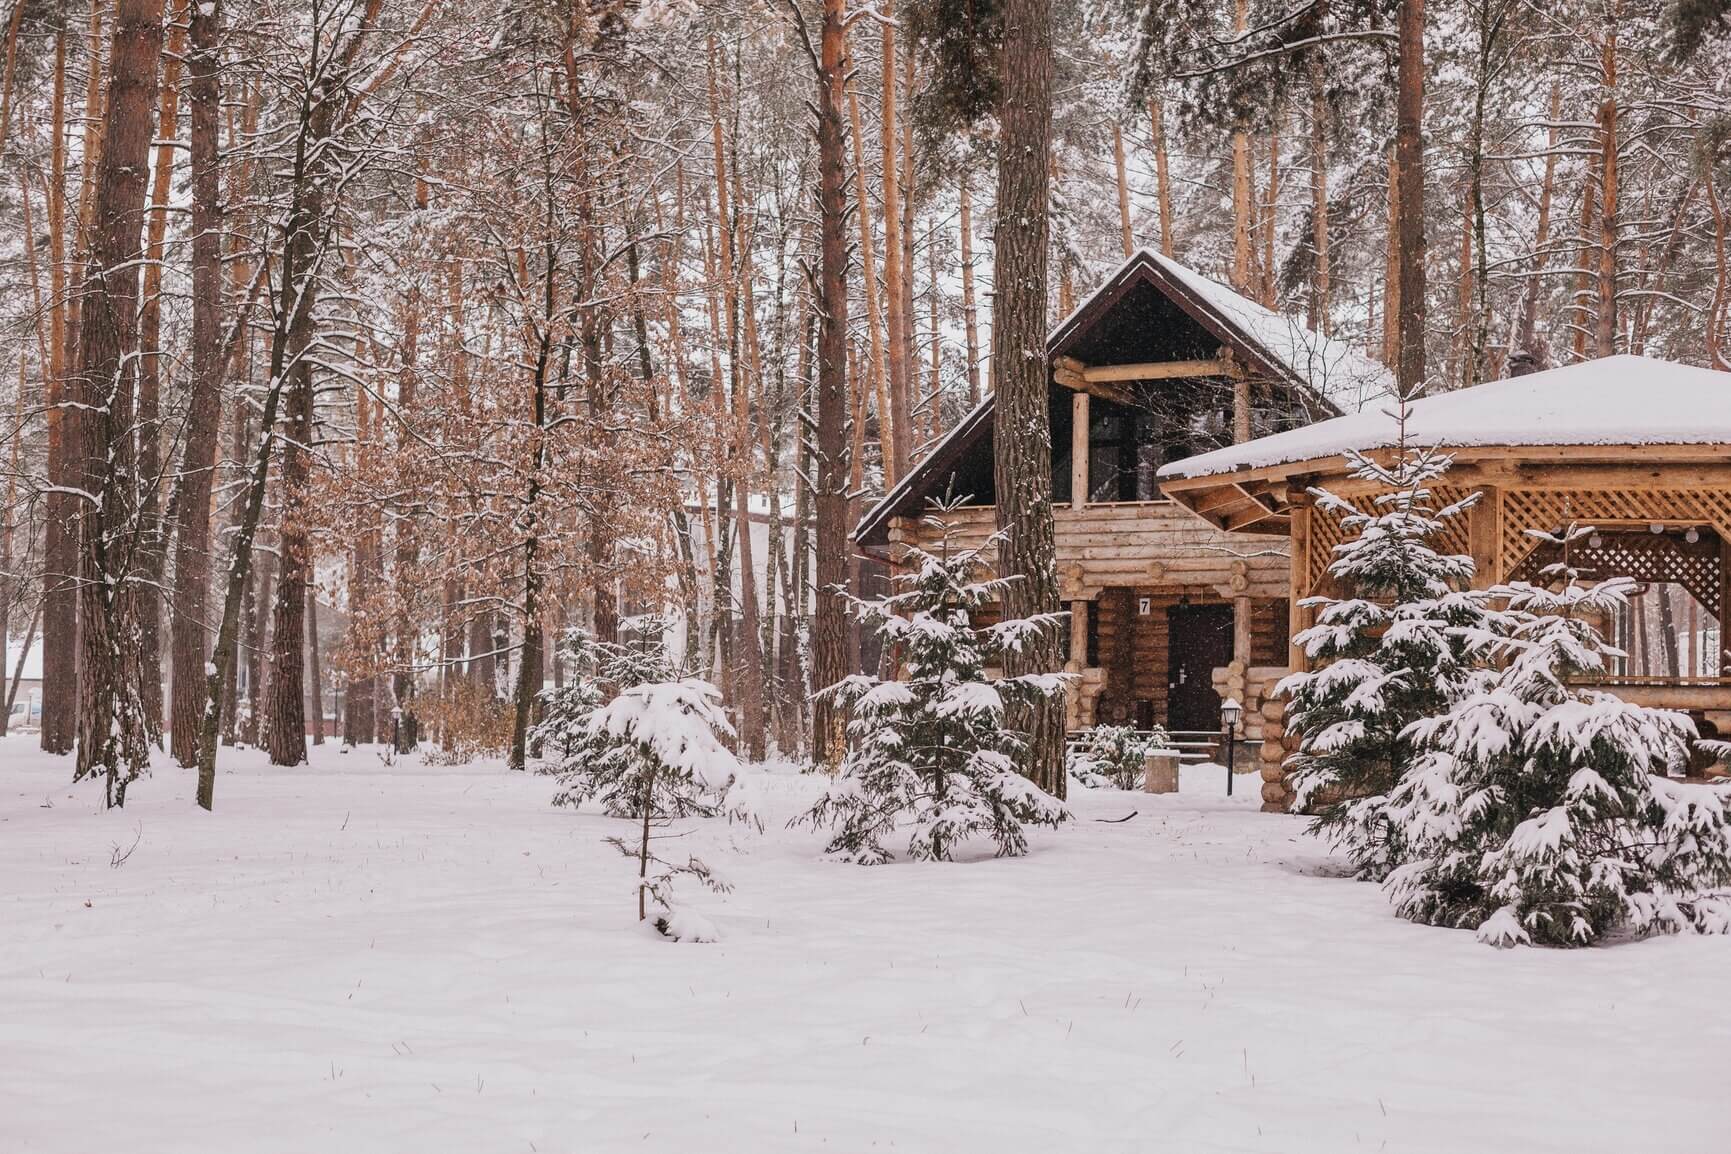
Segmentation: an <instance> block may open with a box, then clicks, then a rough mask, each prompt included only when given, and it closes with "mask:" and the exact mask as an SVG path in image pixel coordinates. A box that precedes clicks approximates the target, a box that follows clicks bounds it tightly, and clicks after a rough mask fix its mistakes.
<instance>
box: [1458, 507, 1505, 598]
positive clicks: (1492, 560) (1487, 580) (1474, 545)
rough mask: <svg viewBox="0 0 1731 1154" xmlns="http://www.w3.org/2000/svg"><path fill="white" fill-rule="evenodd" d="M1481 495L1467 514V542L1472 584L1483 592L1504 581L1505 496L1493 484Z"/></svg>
mask: <svg viewBox="0 0 1731 1154" xmlns="http://www.w3.org/2000/svg"><path fill="white" fill-rule="evenodd" d="M1479 492H1480V494H1481V495H1480V497H1479V503H1478V504H1476V505H1474V506H1473V507H1472V509H1471V510H1470V511H1469V512H1468V513H1467V539H1468V542H1469V546H1470V549H1471V551H1472V557H1473V568H1474V569H1475V570H1476V573H1475V575H1474V578H1473V583H1474V584H1475V585H1476V586H1478V587H1479V588H1481V589H1483V588H1489V587H1490V586H1492V585H1495V584H1497V583H1499V582H1501V581H1502V580H1503V564H1502V562H1503V493H1502V490H1501V489H1499V488H1497V487H1496V486H1494V485H1487V486H1485V487H1484V488H1483V489H1481V490H1479Z"/></svg>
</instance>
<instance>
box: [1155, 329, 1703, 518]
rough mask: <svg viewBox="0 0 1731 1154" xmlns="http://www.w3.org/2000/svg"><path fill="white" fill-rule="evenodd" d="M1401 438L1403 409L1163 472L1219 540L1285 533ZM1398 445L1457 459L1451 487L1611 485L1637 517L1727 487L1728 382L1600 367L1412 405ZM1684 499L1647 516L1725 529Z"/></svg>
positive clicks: (1169, 489)
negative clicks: (1310, 500)
mask: <svg viewBox="0 0 1731 1154" xmlns="http://www.w3.org/2000/svg"><path fill="white" fill-rule="evenodd" d="M1402 434H1403V431H1402V427H1401V422H1400V420H1398V419H1397V415H1396V406H1394V405H1393V404H1390V403H1384V404H1381V405H1374V406H1370V407H1367V408H1366V409H1364V410H1362V411H1360V412H1357V413H1352V414H1349V415H1347V416H1342V417H1334V418H1332V419H1330V420H1326V421H1319V422H1317V423H1316V424H1314V425H1307V426H1305V427H1303V428H1299V429H1293V430H1290V431H1288V432H1284V433H1276V434H1274V435H1273V436H1268V437H1260V438H1258V439H1256V440H1253V441H1246V442H1244V443H1243V444H1238V445H1230V446H1228V447H1226V448H1223V449H1217V450H1214V451H1213V452H1209V453H1201V454H1198V455H1197V456H1194V457H1189V458H1186V459H1185V460H1182V461H1174V462H1172V463H1171V464H1169V465H1166V466H1164V467H1162V468H1161V470H1160V473H1159V476H1160V488H1161V492H1162V493H1164V494H1165V495H1166V496H1168V497H1170V498H1172V499H1173V500H1176V501H1177V502H1179V503H1180V504H1182V505H1184V506H1185V507H1187V508H1189V509H1190V510H1191V511H1192V512H1194V513H1196V514H1197V515H1199V516H1201V517H1202V518H1204V519H1205V520H1207V521H1209V522H1211V523H1213V524H1214V525H1216V526H1218V527H1219V528H1222V529H1228V530H1241V531H1245V532H1255V533H1285V532H1287V531H1288V529H1289V527H1290V512H1291V507H1292V504H1293V502H1294V501H1295V500H1298V499H1301V498H1302V494H1303V493H1304V490H1305V489H1306V487H1308V486H1310V485H1314V484H1317V483H1319V482H1320V483H1325V484H1328V485H1330V487H1335V486H1336V484H1337V483H1338V482H1340V481H1341V480H1342V479H1343V478H1344V477H1345V475H1346V473H1347V472H1349V465H1348V463H1347V461H1346V459H1345V454H1346V453H1348V452H1352V451H1357V452H1370V453H1374V452H1377V451H1379V450H1383V451H1387V450H1392V449H1394V448H1396V447H1397V446H1398V445H1400V444H1401V439H1402ZM1404 436H1405V441H1406V443H1407V444H1408V445H1412V446H1423V447H1432V446H1435V447H1441V448H1445V449H1448V450H1450V451H1451V452H1452V453H1453V455H1454V456H1455V458H1456V461H1457V464H1456V466H1455V468H1454V469H1453V470H1452V471H1451V473H1450V478H1451V481H1450V483H1451V484H1456V485H1481V484H1493V485H1499V486H1505V487H1506V486H1514V487H1517V488H1528V489H1534V488H1536V489H1541V490H1546V491H1554V492H1560V491H1563V490H1567V489H1571V488H1577V487H1581V486H1582V485H1585V486H1586V487H1590V488H1595V489H1604V488H1607V487H1613V488H1620V489H1623V490H1626V491H1628V492H1629V493H1630V494H1633V495H1631V496H1629V497H1627V499H1626V500H1625V501H1624V502H1623V503H1624V504H1625V505H1627V506H1628V507H1629V509H1631V510H1635V509H1636V507H1637V506H1641V507H1646V506H1649V505H1652V503H1653V502H1652V501H1651V500H1650V499H1649V498H1648V497H1644V496H1640V494H1643V493H1651V492H1653V491H1658V490H1665V491H1674V492H1678V493H1681V492H1686V491H1688V490H1691V489H1699V488H1701V487H1703V486H1706V487H1708V488H1712V489H1717V488H1718V486H1719V483H1720V481H1721V480H1725V481H1727V482H1731V374H1728V373H1721V372H1714V371H1711V370H1708V369H1699V368H1693V367H1691V366H1689V365H1679V364H1673V363H1671V362H1669V361H1661V360H1655V359H1653V358H1651V357H1637V356H1617V357H1605V358H1602V359H1600V360H1595V361H1585V362H1582V363H1580V364H1574V365H1569V366H1566V367H1564V368H1560V369H1549V370H1546V371H1544V372H1540V373H1532V374H1529V375H1527V376H1523V377H1513V378H1510V379H1508V380H1502V381H1492V382H1490V383H1488V384H1483V385H1475V386H1473V387H1471V388H1466V389H1460V390H1458V391H1455V392H1451V393H1440V394H1438V395H1436V396H1432V397H1424V398H1421V399H1419V400H1416V401H1413V402H1412V403H1411V404H1409V405H1408V406H1407V409H1406V420H1405V429H1404ZM1589 474H1591V475H1589ZM1720 474H1724V476H1723V477H1721V476H1720ZM1681 500H1682V498H1681V497H1678V498H1676V499H1675V500H1673V501H1672V504H1673V505H1676V508H1672V509H1669V510H1667V509H1664V508H1658V507H1654V508H1652V509H1651V510H1650V515H1651V517H1652V520H1653V521H1654V522H1661V521H1675V520H1683V519H1699V520H1710V521H1711V522H1712V523H1715V524H1718V523H1721V522H1725V521H1726V520H1727V519H1728V518H1731V509H1721V508H1719V506H1718V504H1717V503H1715V504H1713V505H1712V507H1711V508H1709V507H1707V506H1701V507H1700V508H1697V506H1698V505H1699V504H1700V503H1699V502H1698V501H1693V500H1690V501H1683V502H1682V504H1677V502H1678V501H1681ZM1716 501H1717V498H1715V502H1716ZM1684 505H1687V506H1688V508H1687V509H1684ZM1647 515H1649V513H1638V512H1630V513H1629V514H1628V516H1625V517H1621V518H1619V519H1624V520H1627V519H1630V518H1636V519H1639V516H1647ZM1596 516H1599V517H1610V516H1611V514H1610V513H1608V512H1601V513H1598V514H1596Z"/></svg>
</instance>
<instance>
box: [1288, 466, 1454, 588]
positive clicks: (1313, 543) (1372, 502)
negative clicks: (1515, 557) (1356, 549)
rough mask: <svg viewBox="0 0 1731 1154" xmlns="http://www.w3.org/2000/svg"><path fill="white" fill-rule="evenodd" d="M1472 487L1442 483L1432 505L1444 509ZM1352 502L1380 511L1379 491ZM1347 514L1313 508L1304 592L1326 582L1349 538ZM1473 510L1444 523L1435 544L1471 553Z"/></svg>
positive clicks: (1441, 549) (1442, 548) (1434, 491)
mask: <svg viewBox="0 0 1731 1154" xmlns="http://www.w3.org/2000/svg"><path fill="white" fill-rule="evenodd" d="M1471 492H1472V490H1471V489H1467V488H1462V487H1460V486H1458V485H1438V486H1435V487H1434V488H1432V490H1431V499H1430V507H1431V509H1432V510H1433V511H1434V510H1436V509H1444V508H1447V507H1448V506H1450V505H1452V504H1454V503H1455V502H1456V501H1460V500H1462V499H1464V498H1465V497H1466V496H1467V494H1469V493H1471ZM1349 504H1351V505H1352V507H1353V508H1355V509H1357V510H1358V511H1359V512H1361V513H1367V514H1373V515H1374V514H1375V513H1376V512H1377V511H1378V510H1377V505H1376V494H1374V493H1373V494H1367V495H1365V496H1362V497H1354V498H1351V499H1350V500H1349ZM1344 516H1345V514H1344V513H1337V512H1332V511H1330V510H1327V509H1323V508H1321V507H1318V508H1316V509H1315V510H1314V511H1313V515H1312V516H1311V519H1310V557H1309V564H1308V566H1307V567H1306V570H1307V571H1306V572H1305V575H1304V592H1303V594H1301V595H1311V594H1314V593H1315V592H1316V590H1317V588H1318V587H1319V586H1320V585H1321V584H1322V579H1323V578H1324V577H1325V576H1326V575H1327V574H1328V566H1329V564H1330V563H1331V562H1332V561H1333V560H1334V549H1335V546H1337V545H1339V544H1340V543H1341V542H1342V541H1344V540H1346V537H1347V534H1346V530H1345V529H1344V528H1342V526H1341V520H1342V518H1343V517H1344ZM1469 516H1471V513H1470V512H1468V513H1463V514H1461V515H1460V516H1457V517H1450V518H1449V519H1448V520H1446V521H1444V522H1443V525H1442V533H1441V534H1440V536H1439V537H1438V538H1437V540H1435V541H1433V542H1432V544H1433V545H1434V546H1435V547H1436V549H1437V550H1438V551H1439V552H1443V553H1470V552H1472V546H1471V544H1470V543H1469V538H1468V531H1467V518H1468V517H1469Z"/></svg>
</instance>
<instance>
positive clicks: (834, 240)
mask: <svg viewBox="0 0 1731 1154" xmlns="http://www.w3.org/2000/svg"><path fill="white" fill-rule="evenodd" d="M846 10H847V5H846V0H824V3H823V23H822V30H821V33H820V37H819V50H818V71H817V101H816V115H817V157H818V160H817V171H818V214H819V229H820V238H821V241H820V244H821V252H820V256H819V272H818V281H817V290H818V300H817V310H818V338H817V342H818V343H817V389H816V394H817V401H816V408H817V422H816V423H817V430H816V434H817V435H816V440H817V444H816V457H817V459H816V462H815V464H816V470H815V471H816V485H815V493H814V495H813V496H814V500H813V504H814V506H815V514H816V521H817V549H816V553H817V556H816V565H817V571H816V574H815V580H816V584H817V588H816V589H815V591H814V598H813V599H814V601H815V602H816V617H815V620H814V622H813V625H812V638H811V654H812V689H813V690H814V691H816V692H817V693H818V694H819V696H818V697H817V698H816V699H815V702H814V709H813V714H812V749H813V753H814V754H815V756H816V757H817V760H818V761H819V762H821V763H823V764H826V765H834V764H836V763H837V762H839V761H840V759H841V756H842V754H843V752H844V749H845V741H844V739H843V732H842V724H843V721H844V718H843V716H842V713H841V710H839V709H838V708H837V707H836V706H835V703H834V701H833V700H832V699H831V698H830V697H829V696H828V695H827V694H825V693H823V691H824V690H825V689H827V688H828V687H829V686H832V685H834V684H836V683H837V682H838V681H840V680H841V679H842V678H843V677H846V676H847V674H848V672H849V670H848V668H847V665H848V662H847V620H846V614H845V608H844V604H845V603H844V602H843V600H842V596H841V594H842V591H843V589H844V587H845V585H846V582H847V554H848V547H847V534H848V524H847V514H848V499H847V476H848V449H847V440H846V437H847V433H846V423H847V306H848V299H847V266H848V253H847V157H846V154H845V152H844V147H845V146H844V142H843V138H842V98H843V87H842V86H843V84H844V82H845V72H846V68H847V32H846V24H845V19H846ZM860 208H861V211H864V208H865V206H864V205H863V204H862V205H861V206H860Z"/></svg>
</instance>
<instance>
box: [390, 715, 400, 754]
mask: <svg viewBox="0 0 1731 1154" xmlns="http://www.w3.org/2000/svg"><path fill="white" fill-rule="evenodd" d="M402 733H403V707H402V706H401V705H393V706H391V749H392V750H393V751H395V750H397V749H399V748H401V745H402V743H401V738H402Z"/></svg>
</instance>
